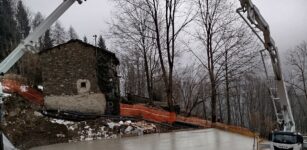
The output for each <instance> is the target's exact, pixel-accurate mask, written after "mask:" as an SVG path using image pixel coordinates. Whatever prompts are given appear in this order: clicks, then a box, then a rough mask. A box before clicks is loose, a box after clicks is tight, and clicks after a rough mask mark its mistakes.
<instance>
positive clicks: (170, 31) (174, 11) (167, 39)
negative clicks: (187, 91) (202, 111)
mask: <svg viewBox="0 0 307 150" xmlns="http://www.w3.org/2000/svg"><path fill="white" fill-rule="evenodd" d="M144 4H145V6H146V7H147V8H146V11H147V12H148V13H149V15H150V18H151V21H152V22H153V28H152V30H153V32H154V39H155V42H156V47H157V50H158V56H159V61H160V66H161V71H162V78H163V81H164V85H165V90H166V95H167V102H168V106H169V108H170V110H171V111H173V110H174V107H173V105H174V101H173V73H174V62H175V55H176V53H177V52H178V47H176V41H177V38H178V36H179V34H180V33H181V31H182V30H183V29H184V28H185V27H186V26H187V25H188V24H189V23H190V22H191V21H192V20H193V18H194V16H193V15H191V13H192V11H191V10H187V11H186V12H188V13H186V14H184V15H181V17H184V18H185V19H183V20H184V21H183V22H181V23H179V22H178V21H177V19H178V14H180V12H179V11H178V10H180V8H181V7H182V6H184V4H186V1H182V0H166V1H160V0H145V3H144ZM183 9H184V8H183Z"/></svg>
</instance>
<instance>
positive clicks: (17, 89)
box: [2, 79, 44, 106]
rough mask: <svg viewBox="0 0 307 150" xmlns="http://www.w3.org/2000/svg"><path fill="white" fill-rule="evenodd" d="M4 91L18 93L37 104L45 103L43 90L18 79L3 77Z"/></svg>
mask: <svg viewBox="0 0 307 150" xmlns="http://www.w3.org/2000/svg"><path fill="white" fill-rule="evenodd" d="M2 86H3V91H4V92H6V93H16V94H18V95H20V96H22V97H23V98H25V99H26V100H28V101H30V102H31V103H34V104H37V105H40V106H42V105H44V96H43V94H42V92H40V91H38V90H36V89H33V88H31V87H29V86H26V85H23V84H20V83H19V82H18V81H14V80H10V79H3V81H2Z"/></svg>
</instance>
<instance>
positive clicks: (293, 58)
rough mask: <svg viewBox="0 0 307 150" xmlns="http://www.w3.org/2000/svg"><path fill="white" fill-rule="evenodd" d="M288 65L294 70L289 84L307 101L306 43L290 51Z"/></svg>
mask: <svg viewBox="0 0 307 150" xmlns="http://www.w3.org/2000/svg"><path fill="white" fill-rule="evenodd" d="M288 64H289V65H290V66H291V69H292V70H291V74H292V75H291V76H292V78H291V80H292V81H290V82H289V83H290V84H292V86H294V87H295V89H296V90H298V92H300V93H303V94H304V96H305V100H306V101H307V83H306V82H307V76H306V75H307V43H306V42H305V41H304V42H302V43H301V44H300V45H298V46H297V47H296V48H295V49H293V50H291V51H290V53H289V57H288Z"/></svg>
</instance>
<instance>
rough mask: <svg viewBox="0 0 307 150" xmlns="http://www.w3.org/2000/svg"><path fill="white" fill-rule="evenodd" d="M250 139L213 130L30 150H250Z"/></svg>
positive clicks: (57, 145) (251, 139)
mask: <svg viewBox="0 0 307 150" xmlns="http://www.w3.org/2000/svg"><path fill="white" fill-rule="evenodd" d="M253 144H254V139H253V138H250V137H245V136H242V135H239V134H234V133H229V132H225V131H221V130H217V129H205V130H193V131H180V132H172V133H162V134H152V135H144V136H139V137H126V138H118V139H111V140H100V141H89V142H79V143H67V144H56V145H50V146H43V147H37V148H33V149H32V150H61V149H63V150H64V149H65V150H94V149H95V150H96V149H100V150H253Z"/></svg>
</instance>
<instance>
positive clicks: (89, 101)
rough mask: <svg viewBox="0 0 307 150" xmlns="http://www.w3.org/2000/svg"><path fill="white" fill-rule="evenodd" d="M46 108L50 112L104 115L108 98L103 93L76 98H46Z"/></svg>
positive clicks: (76, 96)
mask: <svg viewBox="0 0 307 150" xmlns="http://www.w3.org/2000/svg"><path fill="white" fill-rule="evenodd" d="M44 106H45V107H46V108H47V109H49V110H59V111H72V112H81V113H94V114H104V113H105V110H106V98H105V96H104V94H101V93H98V94H85V95H74V96H46V97H45V102H44Z"/></svg>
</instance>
